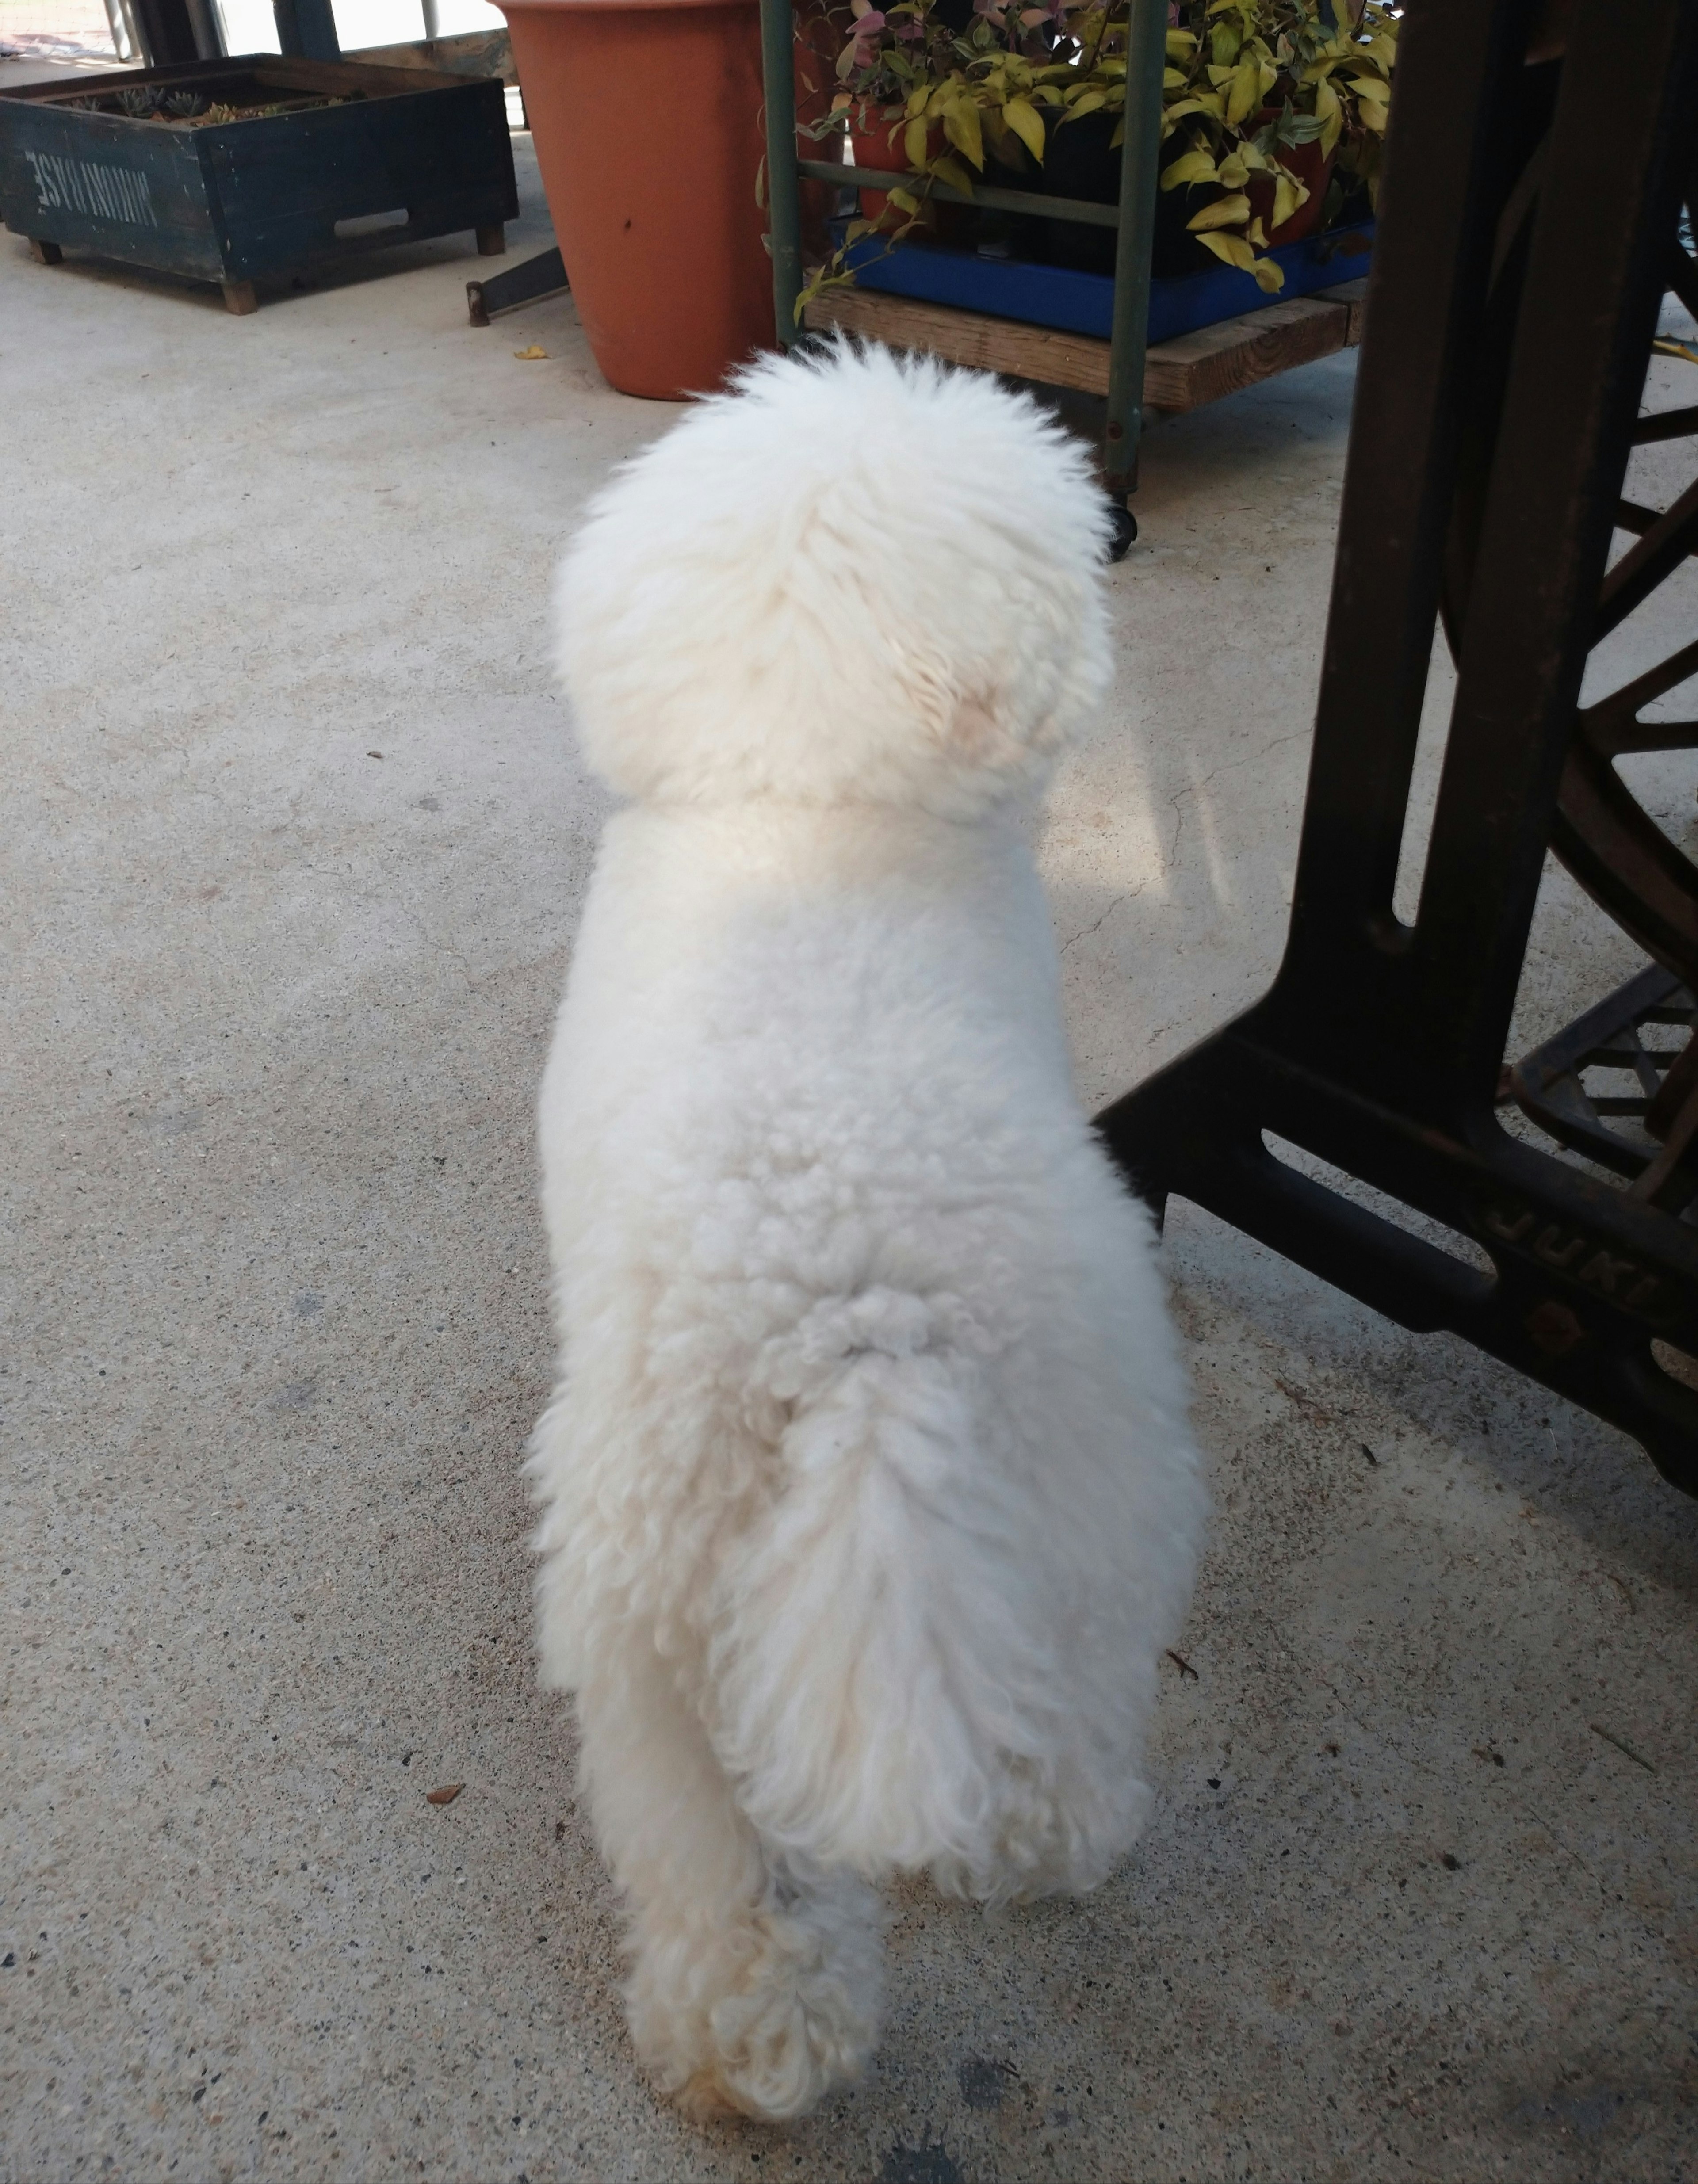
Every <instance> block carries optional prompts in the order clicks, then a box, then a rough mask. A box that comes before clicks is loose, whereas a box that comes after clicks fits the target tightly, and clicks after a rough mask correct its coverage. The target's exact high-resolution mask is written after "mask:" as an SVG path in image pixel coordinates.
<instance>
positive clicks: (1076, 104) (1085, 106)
mask: <svg viewBox="0 0 1698 2184" xmlns="http://www.w3.org/2000/svg"><path fill="white" fill-rule="evenodd" d="M1107 103H1108V101H1107V100H1106V99H1105V98H1104V97H1103V94H1102V92H1100V91H1081V92H1080V94H1079V96H1078V97H1077V98H1070V99H1069V100H1068V102H1067V110H1068V112H1069V113H1070V114H1071V115H1072V116H1073V118H1074V120H1075V121H1076V120H1078V118H1079V116H1080V115H1081V114H1094V113H1095V112H1096V111H1097V109H1098V107H1099V106H1105V105H1107Z"/></svg>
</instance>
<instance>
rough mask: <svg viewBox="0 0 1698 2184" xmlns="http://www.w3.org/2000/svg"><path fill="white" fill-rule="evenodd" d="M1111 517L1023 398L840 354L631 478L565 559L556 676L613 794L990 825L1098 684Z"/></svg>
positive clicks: (699, 418) (673, 436)
mask: <svg viewBox="0 0 1698 2184" xmlns="http://www.w3.org/2000/svg"><path fill="white" fill-rule="evenodd" d="M1108 524H1109V519H1108V512H1107V504H1106V502H1105V500H1104V499H1103V494H1102V492H1101V490H1100V488H1099V487H1098V486H1097V485H1096V483H1095V482H1094V481H1093V479H1092V474H1091V469H1090V464H1089V461H1088V459H1087V457H1086V453H1085V450H1084V449H1083V448H1081V446H1080V445H1079V443H1077V442H1076V441H1074V440H1073V439H1071V438H1070V437H1068V436H1067V434H1065V433H1064V432H1063V431H1062V430H1061V429H1060V427H1059V426H1057V425H1056V424H1055V423H1054V422H1053V421H1052V420H1051V419H1050V418H1049V417H1048V416H1047V415H1045V413H1044V412H1043V411H1042V409H1039V407H1038V405H1037V404H1036V403H1035V402H1033V401H1031V399H1030V398H1027V397H1025V396H1022V395H1017V394H1014V393H1009V392H1008V390H1007V389H1005V388H1004V387H1002V386H1000V385H999V384H998V383H997V382H996V381H995V380H993V379H991V378H989V377H986V376H982V375H980V374H976V373H968V372H959V371H951V370H946V369H945V368H944V367H942V366H941V365H938V364H936V362H934V361H933V360H931V359H913V358H902V357H898V356H896V355H894V354H891V352H890V351H889V350H887V349H884V348H855V347H852V346H850V345H849V344H847V343H841V344H839V345H837V346H835V347H834V348H831V349H829V351H827V352H826V353H825V354H823V355H818V356H814V357H809V358H807V359H795V360H783V359H777V358H774V359H768V360H766V361H764V362H762V363H759V364H757V365H752V366H751V367H750V368H749V369H748V370H746V371H744V372H743V373H741V374H740V376H739V377H738V379H737V381H736V382H735V386H734V392H733V393H729V394H726V395H721V396H717V397H715V398H713V399H712V400H710V401H707V402H703V403H701V404H699V405H698V406H697V407H695V409H691V410H690V412H689V414H688V415H686V416H685V417H684V419H683V420H682V421H681V422H680V423H679V425H678V426H675V427H674V429H673V431H672V432H669V433H668V434H667V437H666V438H665V439H663V440H662V441H660V442H659V443H658V444H657V445H656V446H654V447H652V448H649V449H648V450H647V451H646V452H645V454H641V455H639V456H638V457H637V458H636V459H635V460H634V461H633V462H630V463H628V464H627V465H625V466H624V468H623V470H622V471H619V472H618V473H617V475H616V476H615V477H614V479H613V481H612V483H611V484H610V485H609V486H608V487H606V490H605V491H604V492H603V493H601V494H600V497H599V499H597V500H596V501H595V503H594V504H593V505H592V507H591V509H590V512H589V519H588V521H586V523H585V524H584V528H583V529H582V530H581V531H580V532H579V533H578V537H577V538H576V540H575V541H574V542H573V546H572V548H571V550H570V551H569V553H568V554H567V558H566V562H565V565H564V566H563V567H562V569H561V584H560V595H559V631H560V660H561V670H562V672H563V674H564V677H565V680H566V683H567V689H568V691H569V692H570V694H571V696H572V699H573V704H574V705H575V707H576V710H577V715H578V728H579V733H580V735H581V737H582V738H583V743H584V749H585V752H586V755H588V757H589V761H590V763H591V764H592V765H593V766H595V769H596V771H597V772H599V773H600V774H601V775H602V777H604V778H605V779H606V781H607V782H608V783H610V784H611V785H612V788H615V789H616V790H617V791H619V792H620V793H621V794H625V795H628V796H636V797H642V798H649V799H664V800H667V801H690V802H701V803H719V802H727V801H732V800H741V799H746V798H750V797H759V796H770V797H778V798H783V799H791V800H799V801H807V802H821V803H841V802H856V803H867V802H887V803H902V804H918V805H925V806H928V807H929V808H930V809H933V810H936V811H941V812H945V813H948V814H952V815H954V814H959V815H962V816H966V815H969V814H970V813H972V812H975V811H981V810H983V809H985V808H986V806H987V805H991V804H992V803H994V802H996V801H997V800H999V799H1002V798H1003V797H1004V796H1006V795H1008V794H1010V793H1011V792H1013V791H1014V790H1017V789H1019V788H1023V787H1025V786H1026V785H1028V784H1030V783H1032V782H1034V781H1035V780H1036V779H1039V778H1041V777H1042V774H1043V773H1044V772H1045V771H1046V770H1047V766H1048V764H1049V762H1050V760H1051V759H1052V758H1053V755H1054V753H1055V751H1056V750H1057V749H1058V747H1059V745H1060V744H1061V743H1062V742H1063V741H1064V739H1065V738H1066V736H1067V735H1068V733H1069V732H1070V730H1071V729H1072V727H1073V726H1074V725H1075V722H1076V721H1078V720H1079V719H1080V718H1081V716H1083V715H1084V714H1086V712H1088V710H1090V709H1091V707H1092V705H1094V704H1095V703H1096V701H1097V700H1098V698H1099V697H1100V696H1101V694H1102V693H1103V688H1105V686H1106V684H1107V682H1108V677H1109V647H1108V639H1107V634H1106V629H1105V619H1104V613H1103V600H1102V596H1101V576H1102V569H1103V557H1104V550H1105V546H1106V543H1107V534H1108Z"/></svg>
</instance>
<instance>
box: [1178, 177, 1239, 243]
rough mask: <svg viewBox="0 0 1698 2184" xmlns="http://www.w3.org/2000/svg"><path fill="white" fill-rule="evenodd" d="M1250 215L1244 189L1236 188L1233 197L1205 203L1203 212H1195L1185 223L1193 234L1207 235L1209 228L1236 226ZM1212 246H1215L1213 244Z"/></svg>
mask: <svg viewBox="0 0 1698 2184" xmlns="http://www.w3.org/2000/svg"><path fill="white" fill-rule="evenodd" d="M1249 216H1250V201H1249V199H1248V198H1247V197H1246V196H1245V195H1244V193H1243V191H1242V190H1235V191H1234V192H1233V193H1232V196H1231V197H1226V198H1215V202H1214V203H1213V204H1209V205H1204V208H1203V209H1202V211H1201V212H1194V213H1193V214H1192V215H1191V217H1190V219H1189V220H1187V221H1186V223H1185V225H1186V226H1187V227H1188V228H1189V229H1190V230H1191V231H1192V233H1193V235H1204V236H1205V237H1206V231H1207V230H1209V228H1213V227H1236V226H1237V225H1238V223H1239V222H1240V221H1241V220H1248V218H1249ZM1210 247H1211V248H1213V246H1212V245H1211V246H1210Z"/></svg>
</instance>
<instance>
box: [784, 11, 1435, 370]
mask: <svg viewBox="0 0 1698 2184" xmlns="http://www.w3.org/2000/svg"><path fill="white" fill-rule="evenodd" d="M1168 14H1169V21H1168V29H1167V47H1166V68H1165V78H1164V83H1163V92H1162V96H1163V152H1162V165H1161V170H1160V182H1161V187H1160V190H1159V193H1158V219H1157V233H1156V252H1155V264H1154V267H1153V270H1154V272H1155V273H1156V274H1157V276H1166V277H1167V278H1168V279H1176V278H1179V277H1182V276H1195V275H1196V274H1197V273H1198V271H1199V270H1200V269H1206V268H1209V267H1211V266H1212V267H1215V270H1217V272H1218V271H1219V270H1221V269H1230V270H1231V271H1232V272H1233V273H1236V274H1238V275H1240V276H1243V275H1248V276H1250V279H1249V281H1243V280H1242V279H1241V280H1240V281H1239V282H1238V284H1237V287H1234V285H1233V284H1232V282H1231V281H1229V282H1228V283H1227V286H1226V290H1225V291H1224V292H1223V293H1224V295H1225V296H1226V298H1227V300H1226V301H1225V303H1224V304H1223V307H1222V308H1221V309H1219V310H1216V311H1214V313H1213V315H1215V316H1229V315H1232V313H1233V312H1235V311H1241V310H1243V309H1246V308H1248V306H1247V304H1245V303H1244V302H1243V300H1242V299H1240V300H1237V301H1234V300H1232V298H1233V297H1236V296H1237V295H1238V292H1239V290H1240V289H1248V290H1249V292H1250V295H1251V298H1252V300H1254V293H1255V290H1256V289H1260V291H1261V292H1262V293H1263V294H1264V295H1265V296H1267V297H1269V298H1271V297H1272V296H1273V295H1275V294H1276V293H1278V292H1281V291H1282V289H1284V288H1285V287H1287V273H1288V271H1289V270H1292V269H1291V260H1292V259H1293V252H1292V250H1291V248H1289V246H1292V245H1294V244H1296V243H1298V242H1300V241H1302V240H1303V239H1304V238H1305V237H1309V236H1310V235H1312V234H1313V233H1314V231H1315V230H1316V229H1317V228H1320V227H1321V226H1327V227H1331V226H1335V225H1337V224H1338V223H1339V222H1340V220H1349V221H1350V222H1352V223H1353V224H1354V232H1353V233H1352V234H1351V235H1350V236H1349V237H1347V238H1344V240H1346V241H1347V242H1349V243H1354V244H1356V245H1358V246H1360V244H1361V243H1362V242H1363V241H1364V237H1363V235H1362V232H1361V227H1362V223H1363V222H1364V221H1365V220H1366V218H1367V217H1368V215H1369V214H1370V211H1371V198H1372V193H1373V191H1374V189H1375V187H1377V177H1378V171H1379V162H1380V148H1381V144H1382V139H1383V136H1384V131H1385V125H1386V114H1387V109H1388V104H1389V100H1390V96H1391V86H1392V81H1393V71H1394V68H1395V64H1396V55H1397V29H1398V18H1397V15H1396V13H1395V12H1394V6H1393V4H1392V0H1175V4H1173V5H1171V6H1170V8H1169V11H1168ZM1127 17H1128V10H1127V7H1126V0H893V4H891V5H889V6H887V7H885V8H875V7H874V5H873V4H872V0H849V6H848V7H847V8H846V9H844V10H842V11H841V27H842V30H843V32H844V36H845V42H844V45H843V47H842V48H841V52H840V54H839V57H838V61H837V64H836V68H837V76H838V84H839V87H838V90H837V92H836V94H835V103H834V109H833V111H832V112H831V113H830V114H827V115H826V116H824V117H823V118H822V120H820V121H818V123H817V124H816V125H815V128H814V133H815V134H816V135H818V136H824V135H826V134H828V133H829V132H830V131H846V133H847V135H848V136H849V139H850V141H851V142H852V145H853V148H854V157H855V159H856V161H857V164H860V165H863V166H869V167H874V168H876V169H879V170H882V171H885V172H890V171H897V172H902V173H905V174H911V175H913V181H912V182H911V183H908V184H906V185H905V186H904V187H901V188H898V189H895V190H891V191H890V192H884V191H876V192H875V191H873V190H867V191H863V192H862V193H861V202H860V208H859V210H860V217H859V218H858V219H857V220H852V221H850V222H849V223H848V225H847V227H846V230H845V231H843V233H842V235H841V242H840V246H839V248H838V249H837V250H836V252H835V254H834V256H833V257H832V258H831V259H829V260H828V261H827V263H825V264H824V265H820V266H818V268H816V270H815V271H814V274H813V280H812V283H811V285H810V287H809V288H808V290H807V296H806V297H805V298H804V302H807V300H810V299H811V298H812V297H813V296H814V295H816V294H818V292H819V291H820V289H821V288H822V287H829V286H831V285H833V284H834V283H835V282H837V281H845V280H852V279H854V278H855V277H857V274H858V276H859V277H861V278H862V279H863V281H866V283H867V285H869V286H874V287H887V288H896V289H897V290H899V291H900V292H906V293H913V294H937V295H940V297H941V294H942V292H941V290H940V289H939V288H938V287H937V286H936V281H937V280H938V279H939V278H940V277H941V272H940V269H939V268H937V267H936V266H934V265H930V264H929V263H928V265H926V266H925V267H924V269H922V267H921V265H920V264H919V261H918V260H916V259H913V258H912V256H911V254H910V253H906V252H902V253H897V255H896V257H894V258H893V257H892V256H891V252H892V250H893V248H894V247H895V246H896V245H907V244H908V243H910V242H919V243H925V242H930V243H934V244H936V243H938V242H948V243H952V244H956V245H958V246H961V247H964V248H968V249H975V250H976V251H977V252H978V253H979V254H980V256H986V255H991V256H1001V257H1004V258H1010V259H1016V260H1022V261H1028V260H1033V259H1036V261H1038V262H1039V263H1042V264H1043V265H1047V266H1048V267H1051V268H1054V269H1064V268H1065V269H1069V270H1079V271H1081V272H1083V273H1087V274H1091V273H1094V274H1098V275H1103V276H1106V275H1107V273H1108V272H1109V270H1110V268H1111V266H1112V263H1113V248H1114V244H1113V234H1112V231H1111V230H1109V229H1107V228H1102V227H1090V226H1081V225H1079V224H1076V223H1074V222H1070V221H1067V220H1060V219H1057V220H1036V219H1033V218H1031V217H1029V216H1025V215H1022V214H1006V213H1005V214H1002V215H1000V216H997V215H994V214H988V213H978V214H975V213H974V212H971V211H969V212H967V213H966V214H963V213H962V211H961V209H959V208H958V206H956V205H955V204H954V203H953V197H952V202H951V207H950V209H949V210H948V212H947V214H946V216H945V219H944V220H943V221H942V222H940V220H939V219H938V217H937V214H938V211H939V209H940V208H939V206H938V204H937V200H936V194H935V192H936V185H937V184H940V183H941V184H943V185H946V186H947V189H948V190H949V191H950V192H952V193H954V194H955V195H958V196H960V197H964V198H969V199H970V198H972V196H973V194H974V190H975V183H977V182H980V181H997V182H998V183H1000V184H1002V185H1003V187H1009V186H1012V187H1017V188H1019V189H1022V190H1025V191H1027V192H1040V193H1043V194H1047V195H1051V196H1053V197H1057V198H1074V199H1085V200H1087V201H1094V202H1096V203H1114V202H1116V201H1117V199H1118V198H1119V193H1120V144H1121V138H1122V129H1121V123H1122V117H1123V114H1124V112H1125V101H1126V42H1127ZM964 222H965V227H966V231H964ZM1270 253H1281V254H1280V255H1270ZM1282 260H1283V262H1282ZM1301 271H1302V274H1303V276H1304V277H1303V278H1302V280H1301V281H1300V283H1299V285H1300V286H1301V287H1314V286H1316V285H1320V284H1321V281H1324V279H1326V278H1327V277H1330V278H1332V280H1334V281H1336V280H1337V279H1338V277H1340V276H1339V275H1338V273H1336V272H1335V273H1333V274H1332V275H1331V276H1327V275H1325V274H1324V273H1323V272H1322V270H1321V268H1320V266H1319V265H1307V264H1305V265H1304V266H1303V268H1302V269H1301ZM1251 281H1253V282H1254V287H1250V282H1251ZM1028 285H1031V284H1030V283H1028ZM1161 285H1162V282H1161V281H1160V280H1159V281H1158V286H1161ZM948 299H949V300H962V299H963V298H961V296H960V295H959V294H958V293H957V292H953V291H952V292H951V294H950V296H949V298H948ZM1176 300H1177V299H1176ZM982 307H983V308H986V309H1003V310H1005V311H1007V312H1008V315H1013V316H1031V317H1035V318H1037V319H1038V320H1039V322H1040V323H1047V324H1058V325H1069V326H1074V327H1075V329H1076V330H1077V331H1092V330H1093V328H1094V323H1095V321H1094V318H1093V317H1092V314H1093V313H1094V314H1098V315H1105V314H1106V312H1107V309H1108V305H1107V304H1106V303H1105V302H1103V300H1102V299H1101V298H1098V299H1096V300H1095V301H1094V302H1093V301H1090V300H1088V299H1087V300H1086V301H1084V302H1082V303H1081V304H1079V306H1078V309H1080V310H1081V311H1082V312H1083V313H1084V314H1085V315H1083V316H1079V315H1074V316H1069V317H1065V318H1055V317H1053V316H1050V315H1048V312H1047V306H1045V307H1042V309H1040V308H1039V307H1036V306H1034V307H1033V308H1032V309H1023V308H1022V306H1021V304H1019V302H1018V301H1017V300H1014V299H1012V298H1004V299H1003V300H1001V301H993V300H991V299H990V298H985V299H983V300H982ZM1198 308H1199V305H1198V298H1187V299H1186V301H1185V303H1184V306H1183V309H1184V312H1185V314H1186V322H1187V325H1200V324H1204V323H1206V322H1207V321H1206V318H1198V317H1196V316H1195V315H1194V313H1195V310H1196V309H1198ZM1154 324H1155V320H1154V318H1153V320H1152V327H1153V328H1154ZM1173 330H1174V331H1183V330H1184V328H1183V327H1181V326H1176V327H1175V328H1174V329H1173ZM1156 337H1157V336H1156V334H1155V332H1154V331H1152V338H1156Z"/></svg>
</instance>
